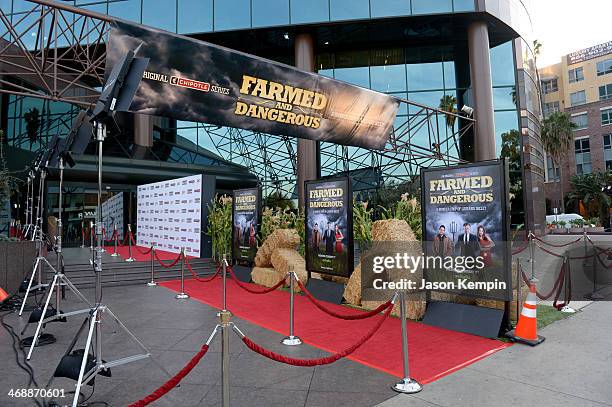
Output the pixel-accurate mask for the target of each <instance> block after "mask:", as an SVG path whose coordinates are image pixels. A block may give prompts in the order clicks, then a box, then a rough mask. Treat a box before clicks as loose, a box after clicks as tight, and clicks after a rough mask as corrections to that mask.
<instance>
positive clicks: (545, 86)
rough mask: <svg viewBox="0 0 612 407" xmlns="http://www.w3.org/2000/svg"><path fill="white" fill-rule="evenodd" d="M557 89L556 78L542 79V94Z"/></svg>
mask: <svg viewBox="0 0 612 407" xmlns="http://www.w3.org/2000/svg"><path fill="white" fill-rule="evenodd" d="M558 90H559V84H558V83H557V78H553V79H544V80H543V81H542V91H543V92H544V94H548V93H553V92H556V91H558Z"/></svg>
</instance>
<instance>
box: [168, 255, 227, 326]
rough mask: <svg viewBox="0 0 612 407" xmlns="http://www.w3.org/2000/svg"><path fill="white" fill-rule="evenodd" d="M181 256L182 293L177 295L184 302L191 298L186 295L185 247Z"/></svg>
mask: <svg viewBox="0 0 612 407" xmlns="http://www.w3.org/2000/svg"><path fill="white" fill-rule="evenodd" d="M180 256H181V292H180V293H179V294H177V295H176V299H178V300H184V299H186V298H189V294H187V293H185V248H184V247H181V254H180ZM224 332H225V330H224Z"/></svg>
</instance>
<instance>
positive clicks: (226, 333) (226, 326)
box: [217, 310, 232, 407]
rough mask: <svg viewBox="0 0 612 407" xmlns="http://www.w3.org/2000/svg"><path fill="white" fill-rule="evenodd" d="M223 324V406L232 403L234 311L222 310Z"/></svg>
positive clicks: (221, 324)
mask: <svg viewBox="0 0 612 407" xmlns="http://www.w3.org/2000/svg"><path fill="white" fill-rule="evenodd" d="M217 315H218V316H219V320H220V324H219V325H220V326H221V394H222V397H221V399H222V405H223V407H229V405H230V381H229V378H230V376H229V369H230V348H229V345H230V339H229V337H230V333H231V329H232V328H231V327H232V323H231V318H232V313H231V312H229V311H228V310H222V311H220V312H219V313H218V314H217Z"/></svg>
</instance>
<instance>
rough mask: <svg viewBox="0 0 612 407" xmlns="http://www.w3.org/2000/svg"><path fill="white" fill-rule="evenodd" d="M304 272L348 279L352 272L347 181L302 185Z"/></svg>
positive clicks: (312, 182)
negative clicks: (304, 235)
mask: <svg viewBox="0 0 612 407" xmlns="http://www.w3.org/2000/svg"><path fill="white" fill-rule="evenodd" d="M305 195H306V197H305V200H306V202H305V204H304V207H305V209H306V219H305V221H304V223H305V228H306V239H305V240H306V242H305V250H306V269H307V270H308V271H310V272H316V273H324V274H331V275H334V276H340V277H349V276H350V275H351V273H352V272H353V262H354V259H353V194H352V191H351V181H350V179H349V178H338V179H334V180H326V181H309V182H306V194H305Z"/></svg>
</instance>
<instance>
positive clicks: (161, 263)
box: [154, 252, 182, 269]
mask: <svg viewBox="0 0 612 407" xmlns="http://www.w3.org/2000/svg"><path fill="white" fill-rule="evenodd" d="M154 253H155V258H156V259H157V262H158V263H159V264H160V265H161V266H162V267H163V268H167V269H169V268H171V267H174V266H175V265H176V263H178V262H179V260H180V259H181V257H182V253H179V255H178V257H177V258H176V259H174V261H173V262H172V263H169V264H166V263H164V262H163V261H162V259H160V258H159V255H158V254H157V252H154Z"/></svg>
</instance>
